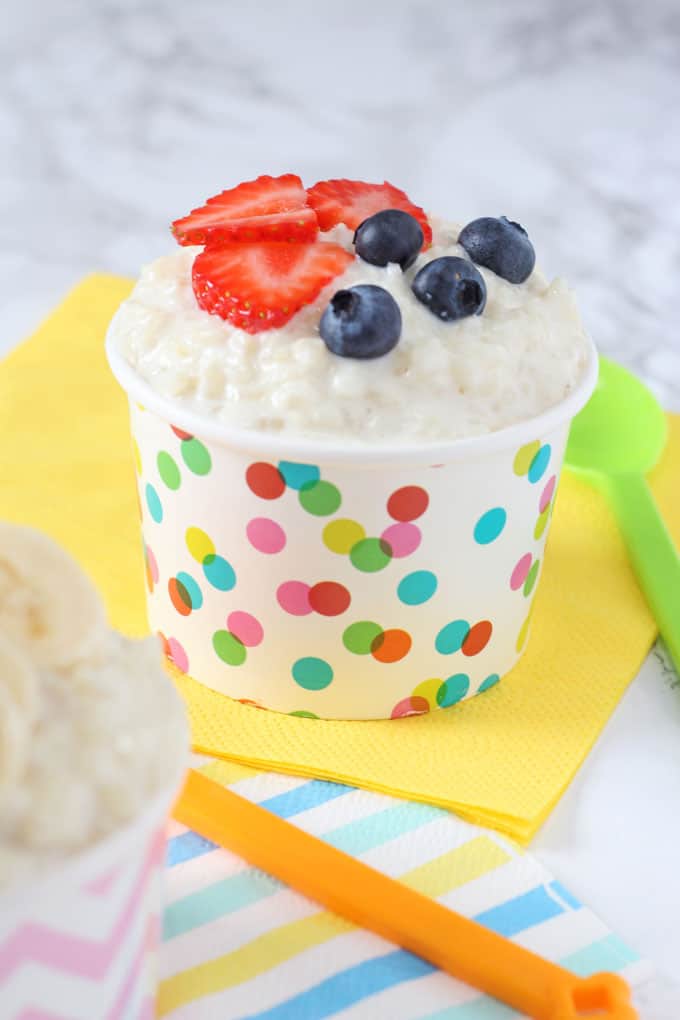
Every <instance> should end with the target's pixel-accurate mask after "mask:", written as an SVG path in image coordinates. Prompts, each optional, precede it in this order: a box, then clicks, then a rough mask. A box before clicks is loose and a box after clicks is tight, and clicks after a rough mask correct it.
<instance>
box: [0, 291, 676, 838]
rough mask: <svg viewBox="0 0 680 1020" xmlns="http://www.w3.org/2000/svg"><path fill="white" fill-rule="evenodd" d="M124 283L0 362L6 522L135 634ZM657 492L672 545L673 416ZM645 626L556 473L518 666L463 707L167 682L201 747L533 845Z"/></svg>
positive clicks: (137, 575)
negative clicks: (404, 711) (54, 545)
mask: <svg viewBox="0 0 680 1020" xmlns="http://www.w3.org/2000/svg"><path fill="white" fill-rule="evenodd" d="M129 289H130V283H129V281H127V280H122V279H119V278H116V277H111V276H92V277H90V278H88V279H86V280H85V281H84V282H83V283H82V284H80V286H78V287H77V288H76V289H75V290H74V291H73V292H72V293H71V294H70V295H69V296H68V297H67V299H66V300H65V301H64V303H63V304H62V305H61V306H60V307H59V308H58V309H57V310H56V311H55V312H54V314H53V315H52V316H51V318H49V319H48V321H47V322H46V323H44V324H43V326H42V327H41V328H40V329H39V330H38V331H37V333H36V334H35V336H33V337H32V338H31V339H30V340H28V341H27V342H26V343H24V344H23V345H22V346H21V347H20V348H18V349H17V350H16V351H14V352H13V353H12V354H11V355H10V357H9V358H8V359H7V360H6V362H5V363H4V364H2V365H1V366H0V487H1V509H0V515H1V516H2V517H5V518H9V519H12V520H15V521H23V522H26V523H30V524H33V525H36V526H38V527H41V528H43V529H44V530H45V531H48V532H49V533H51V534H52V535H53V536H54V537H55V538H56V539H58V540H59V541H60V542H62V543H63V544H64V545H65V546H66V547H67V548H69V549H70V550H71V552H73V553H74V554H75V555H76V556H77V557H78V558H79V559H80V560H81V562H82V563H83V564H84V566H85V567H86V569H87V570H88V571H89V572H90V574H91V575H92V577H93V578H94V580H95V581H96V583H97V584H98V585H99V588H100V589H101V591H102V593H103V595H104V597H105V599H106V602H107V605H108V609H109V613H110V617H111V621H112V623H113V624H114V625H115V626H117V627H119V628H120V629H121V630H123V631H125V632H127V633H128V634H133V635H135V634H142V633H144V632H145V629H146V622H145V610H144V584H143V575H142V557H141V543H140V537H139V530H138V523H137V520H138V513H137V507H136V496H135V492H134V473H133V467H132V456H131V451H130V441H129V433H128V425H127V403H126V399H125V397H124V395H123V393H122V392H121V391H120V390H119V388H118V386H117V384H116V383H115V382H114V380H113V378H112V377H111V376H110V375H109V372H108V369H107V366H106V362H105V358H104V349H103V338H104V332H105V329H106V326H107V324H108V321H109V319H110V317H111V315H112V313H113V311H114V310H115V308H116V307H117V305H118V304H119V302H120V301H121V300H122V299H123V298H124V297H125V296H126V295H127V293H128V292H129ZM670 423H671V440H670V443H669V447H668V451H667V454H666V457H665V459H664V462H663V464H662V465H660V466H659V468H658V469H657V470H656V471H655V473H654V477H653V486H654V489H655V492H656V495H657V497H658V499H659V501H660V502H661V505H662V507H663V508H664V511H665V513H666V515H667V519H668V521H669V524H670V525H671V527H672V528H673V529H674V531H675V537H676V540H678V541H680V506H679V505H678V501H677V499H674V498H673V491H672V490H673V489H674V488H675V491H676V493H677V486H678V477H679V475H680V418H678V417H671V418H670ZM655 634H656V628H655V626H654V622H653V620H652V618H651V616H650V614H649V611H648V610H647V608H646V605H645V603H644V601H643V599H642V596H641V595H640V592H639V590H638V588H637V586H636V583H635V580H634V578H633V576H632V574H631V571H630V568H629V566H628V561H627V559H626V554H625V550H624V548H623V546H622V543H621V540H620V538H619V535H618V532H617V529H616V525H615V523H614V521H613V519H612V517H611V515H610V513H609V510H608V508H607V506H606V505H605V503H604V502H603V500H602V498H601V497H600V496H599V495H598V493H596V492H595V491H594V490H592V489H591V488H589V487H588V486H587V485H585V484H584V483H583V482H581V481H580V480H578V479H577V478H575V477H572V476H568V475H567V476H565V477H564V478H563V481H562V484H561V487H560V496H559V500H558V504H557V509H556V513H555V519H554V523H553V526H552V533H551V536H550V540H549V551H548V556H547V558H546V563H545V570H544V576H543V580H542V582H541V586H540V590H539V594H538V597H537V600H536V607H535V614H534V625H533V632H532V637H531V640H530V643H529V647H528V650H527V652H526V654H525V656H524V658H523V659H522V662H521V664H520V665H519V666H518V667H517V668H516V669H515V670H513V672H512V673H511V674H510V675H508V676H507V677H506V678H505V679H504V680H503V682H502V683H501V684H499V685H498V686H497V687H495V688H494V689H493V691H490V692H489V693H488V694H484V695H483V696H482V697H478V698H473V699H472V700H471V701H467V702H464V703H463V704H461V705H459V706H457V707H455V708H451V709H448V710H447V711H442V712H434V713H432V714H431V715H427V716H420V717H414V718H409V719H403V720H400V721H398V722H392V721H387V722H358V723H348V722H325V721H321V720H307V719H302V718H292V717H290V716H286V715H278V714H276V713H274V712H263V711H258V710H257V709H253V708H249V707H247V706H245V705H241V704H239V703H237V702H234V701H230V700H229V699H228V698H225V697H223V696H222V695H219V694H216V693H214V692H212V691H208V690H207V689H204V688H202V687H201V686H200V685H199V684H197V683H196V682H195V681H194V680H192V679H191V678H189V677H183V676H180V675H176V680H177V683H178V684H179V687H180V689H181V691H182V692H183V694H184V695H185V697H186V699H187V702H188V704H189V710H190V713H191V720H192V725H193V737H194V744H195V746H196V748H197V749H198V750H201V751H205V752H208V753H211V754H214V755H219V756H223V757H226V758H231V759H234V760H237V761H240V762H242V763H244V764H248V765H254V766H262V767H266V768H272V769H278V770H281V771H284V772H293V773H296V774H301V775H310V776H320V777H324V778H327V779H335V780H340V781H342V782H347V783H352V784H355V785H357V786H364V787H367V788H370V789H374V790H380V791H384V792H386V793H391V794H394V795H396V796H401V797H407V798H412V799H414V800H421V801H427V802H429V803H432V804H438V805H441V806H443V807H447V808H451V809H452V810H455V811H457V812H458V813H459V814H461V815H463V816H464V817H466V818H469V819H471V820H473V821H476V822H479V823H481V824H484V825H488V826H492V827H495V828H498V829H501V830H503V831H505V832H506V833H508V834H510V835H511V836H514V837H515V838H516V839H518V840H519V841H521V842H526V841H528V840H529V839H530V837H531V836H532V835H533V834H534V833H535V832H536V830H537V829H538V827H539V826H540V824H541V823H542V821H543V820H544V819H545V818H546V816H547V815H548V813H549V812H550V810H551V808H552V807H553V806H554V804H555V803H556V801H557V800H558V798H559V797H560V795H561V794H562V792H563V791H564V789H565V788H566V786H567V784H568V783H569V782H570V780H571V779H572V777H573V775H574V773H575V772H576V770H577V769H578V767H579V765H580V764H581V762H582V761H583V759H584V758H585V756H586V754H587V753H588V750H589V749H590V747H591V745H592V744H593V742H594V741H595V739H596V737H597V736H598V734H599V732H600V730H601V729H602V727H603V726H604V725H605V723H606V721H607V719H608V718H609V715H610V713H611V712H612V710H613V708H614V706H615V705H616V703H617V701H618V700H619V698H620V697H621V695H622V693H623V691H624V690H625V689H626V687H627V685H628V683H629V681H630V680H631V679H632V677H633V676H634V675H635V674H636V672H637V670H638V668H639V666H640V663H641V662H642V660H643V658H644V657H645V655H646V653H647V651H648V649H649V647H650V645H651V643H652V641H653V640H654V636H655Z"/></svg>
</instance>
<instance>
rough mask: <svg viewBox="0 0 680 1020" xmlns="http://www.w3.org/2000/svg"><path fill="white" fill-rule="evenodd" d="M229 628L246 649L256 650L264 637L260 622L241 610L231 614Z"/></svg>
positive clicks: (228, 618)
mask: <svg viewBox="0 0 680 1020" xmlns="http://www.w3.org/2000/svg"><path fill="white" fill-rule="evenodd" d="M227 627H228V628H229V630H230V631H231V633H232V634H233V635H234V637H237V638H238V639H239V641H240V642H241V644H242V645H245V646H246V648H255V647H256V646H257V645H259V644H260V642H261V641H262V638H263V637H264V631H263V629H262V624H261V623H260V621H259V620H256V619H255V617H254V616H252V615H251V614H250V613H244V612H242V611H241V610H237V611H236V612H235V613H229V616H228V617H227Z"/></svg>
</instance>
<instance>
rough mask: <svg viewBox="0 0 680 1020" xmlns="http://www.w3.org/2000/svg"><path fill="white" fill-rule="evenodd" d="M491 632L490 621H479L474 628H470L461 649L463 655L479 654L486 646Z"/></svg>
mask: <svg viewBox="0 0 680 1020" xmlns="http://www.w3.org/2000/svg"><path fill="white" fill-rule="evenodd" d="M492 631H493V627H492V625H491V622H490V620H480V621H479V623H476V624H475V625H474V627H470V631H469V633H468V636H467V637H466V638H465V641H463V645H462V647H461V651H462V653H463V655H477V654H479V652H481V651H482V650H483V649H484V648H486V646H487V645H488V643H489V641H490V639H491V633H492Z"/></svg>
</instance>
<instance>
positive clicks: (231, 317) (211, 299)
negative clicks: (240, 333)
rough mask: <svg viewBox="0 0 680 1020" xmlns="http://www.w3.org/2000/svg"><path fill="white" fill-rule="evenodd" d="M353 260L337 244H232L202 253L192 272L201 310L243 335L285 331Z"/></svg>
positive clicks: (196, 260) (197, 257) (195, 292)
mask: <svg viewBox="0 0 680 1020" xmlns="http://www.w3.org/2000/svg"><path fill="white" fill-rule="evenodd" d="M352 262H354V256H353V255H351V254H350V253H349V252H347V251H345V249H344V248H341V247H340V246H339V245H337V244H329V243H326V242H324V241H317V242H315V243H312V244H285V243H281V242H260V243H253V244H248V243H236V244H224V245H220V246H219V247H215V248H207V249H206V250H205V251H203V252H201V254H200V255H197V256H196V258H195V260H194V264H193V269H192V280H193V288H194V294H195V295H196V300H197V301H198V303H199V305H200V306H201V308H203V309H205V311H206V312H210V313H211V314H212V315H219V316H220V317H221V318H222V319H226V320H228V321H229V322H231V323H232V324H233V325H234V326H238V327H239V329H243V330H245V331H246V332H247V333H259V332H261V331H262V330H265V329H276V328H279V327H280V326H284V325H285V324H286V323H287V322H288V320H289V319H292V317H293V316H294V315H295V313H296V312H298V311H299V310H300V309H301V308H302V307H303V306H304V305H308V304H311V302H312V301H314V300H315V298H317V297H318V295H319V293H320V291H321V290H322V289H323V288H324V287H325V286H326V285H327V284H328V283H330V282H331V280H332V279H333V278H334V277H336V276H339V275H340V273H343V272H344V271H345V270H346V269H347V267H348V266H349V265H351V263H352Z"/></svg>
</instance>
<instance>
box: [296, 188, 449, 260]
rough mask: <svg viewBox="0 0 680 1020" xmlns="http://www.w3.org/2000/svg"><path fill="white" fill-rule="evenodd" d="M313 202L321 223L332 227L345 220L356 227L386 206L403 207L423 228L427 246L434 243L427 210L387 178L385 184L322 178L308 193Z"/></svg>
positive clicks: (323, 225)
mask: <svg viewBox="0 0 680 1020" xmlns="http://www.w3.org/2000/svg"><path fill="white" fill-rule="evenodd" d="M307 194H308V196H309V204H310V205H311V207H312V209H315V210H316V215H317V216H318V218H319V226H320V227H321V229H322V230H330V229H331V227H335V226H336V225H337V224H338V223H344V224H345V226H347V227H349V228H350V230H356V228H357V227H358V226H359V224H360V223H363V222H364V220H366V219H368V217H369V216H372V215H373V214H374V213H377V212H381V211H382V210H383V209H402V210H403V211H404V212H407V213H410V214H411V216H413V217H415V219H417V220H418V223H420V225H421V227H422V228H423V236H424V239H425V240H424V243H423V248H429V246H430V245H431V244H432V228H431V227H430V224H429V222H428V219H427V216H426V215H425V212H424V211H423V210H422V209H421V208H420V206H418V205H414V204H413V202H412V201H411V199H410V198H409V197H408V195H407V194H406V192H404V191H401V190H400V189H399V188H395V187H394V186H393V185H392V184H388V183H387V181H385V183H384V184H367V183H366V182H365V181H345V180H334V181H319V183H318V184H315V185H314V187H313V188H310V189H309V191H308V192H307Z"/></svg>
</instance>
